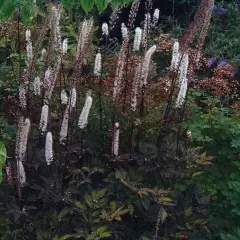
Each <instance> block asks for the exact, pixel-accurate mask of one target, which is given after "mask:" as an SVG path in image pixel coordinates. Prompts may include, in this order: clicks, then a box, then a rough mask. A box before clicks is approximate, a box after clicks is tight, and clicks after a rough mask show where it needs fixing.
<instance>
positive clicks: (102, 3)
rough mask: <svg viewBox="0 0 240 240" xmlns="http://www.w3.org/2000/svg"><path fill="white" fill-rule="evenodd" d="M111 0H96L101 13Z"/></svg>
mask: <svg viewBox="0 0 240 240" xmlns="http://www.w3.org/2000/svg"><path fill="white" fill-rule="evenodd" d="M108 3H109V0H95V4H96V6H97V9H98V11H99V12H100V13H101V12H102V11H103V10H104V9H105V8H106V7H107V5H108Z"/></svg>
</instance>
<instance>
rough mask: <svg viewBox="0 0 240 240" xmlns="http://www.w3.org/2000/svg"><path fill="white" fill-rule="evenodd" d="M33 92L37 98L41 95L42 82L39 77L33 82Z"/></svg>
mask: <svg viewBox="0 0 240 240" xmlns="http://www.w3.org/2000/svg"><path fill="white" fill-rule="evenodd" d="M33 92H34V95H35V96H40V95H41V81H40V78H39V77H35V79H34V82H33Z"/></svg>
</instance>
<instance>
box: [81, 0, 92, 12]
mask: <svg viewBox="0 0 240 240" xmlns="http://www.w3.org/2000/svg"><path fill="white" fill-rule="evenodd" d="M93 5H94V0H81V6H82V8H83V10H84V11H85V12H86V13H89V12H90V11H91V10H92V8H93Z"/></svg>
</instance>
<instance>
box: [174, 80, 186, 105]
mask: <svg viewBox="0 0 240 240" xmlns="http://www.w3.org/2000/svg"><path fill="white" fill-rule="evenodd" d="M187 87H188V80H187V79H185V80H184V81H183V82H182V83H181V86H180V90H179V93H178V97H177V102H176V107H177V108H181V107H182V105H183V104H184V101H185V98H186V95H187Z"/></svg>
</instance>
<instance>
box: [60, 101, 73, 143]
mask: <svg viewBox="0 0 240 240" xmlns="http://www.w3.org/2000/svg"><path fill="white" fill-rule="evenodd" d="M69 113H70V103H68V105H67V106H66V110H65V112H64V115H63V120H62V126H61V130H60V139H59V140H60V143H61V144H63V142H64V141H65V140H66V138H67V134H68V121H69Z"/></svg>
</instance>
